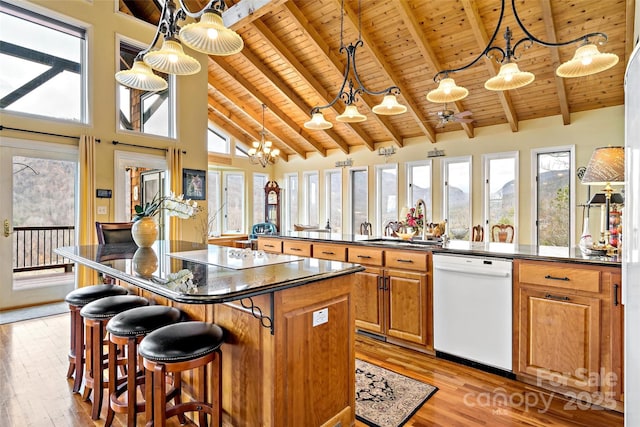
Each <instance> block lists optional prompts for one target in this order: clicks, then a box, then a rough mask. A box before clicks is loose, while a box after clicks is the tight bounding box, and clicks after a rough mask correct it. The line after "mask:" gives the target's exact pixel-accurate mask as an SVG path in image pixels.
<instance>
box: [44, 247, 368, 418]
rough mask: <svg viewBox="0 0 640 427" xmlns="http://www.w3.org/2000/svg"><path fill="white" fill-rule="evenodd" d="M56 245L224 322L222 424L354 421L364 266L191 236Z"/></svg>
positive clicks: (155, 295)
mask: <svg viewBox="0 0 640 427" xmlns="http://www.w3.org/2000/svg"><path fill="white" fill-rule="evenodd" d="M56 252H57V253H58V254H60V255H62V256H64V257H66V258H68V259H70V260H72V261H75V262H77V263H80V264H83V265H86V266H88V267H90V268H93V269H95V270H97V271H98V272H100V273H102V274H104V275H106V276H109V277H112V278H115V279H117V280H118V281H119V283H120V284H121V285H122V286H126V287H128V288H129V289H130V290H131V291H132V292H134V293H136V294H138V295H141V296H144V297H146V298H149V299H150V300H152V301H153V302H155V303H157V304H165V305H170V306H175V307H177V308H179V309H181V310H182V311H183V312H185V313H186V314H188V315H189V317H190V318H192V319H194V320H204V321H208V322H215V323H217V324H218V325H220V326H221V327H223V328H224V329H225V332H226V338H225V344H224V345H223V346H222V365H223V378H222V387H223V401H222V406H223V411H224V413H223V424H224V425H231V426H256V425H260V426H301V425H304V426H324V425H330V426H334V425H338V424H341V425H345V426H346V425H354V423H355V406H354V405H355V356H354V331H355V314H354V300H353V296H352V292H353V284H354V280H353V276H352V275H353V274H354V273H357V272H358V271H361V270H362V269H363V268H362V267H360V266H359V265H356V264H350V263H343V262H335V261H325V260H318V259H309V258H303V257H296V256H285V255H273V254H265V253H263V252H261V251H243V250H240V249H233V248H228V247H218V246H213V245H208V246H207V245H200V244H196V243H190V242H163V241H159V242H156V243H155V244H154V246H153V247H152V248H137V247H136V246H135V245H129V244H109V245H95V246H76V247H63V248H59V249H57V250H56ZM185 271H186V272H189V273H191V274H193V279H192V280H191V281H187V282H183V281H182V280H180V277H181V276H182V274H183V273H184V272H185Z"/></svg>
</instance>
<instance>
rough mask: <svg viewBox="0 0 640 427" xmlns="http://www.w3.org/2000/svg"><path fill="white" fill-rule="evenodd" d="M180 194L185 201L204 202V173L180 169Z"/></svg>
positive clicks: (205, 190)
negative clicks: (181, 193)
mask: <svg viewBox="0 0 640 427" xmlns="http://www.w3.org/2000/svg"><path fill="white" fill-rule="evenodd" d="M182 192H183V193H184V198H185V199H191V200H205V199H206V198H207V175H206V172H205V171H201V170H196V169H182Z"/></svg>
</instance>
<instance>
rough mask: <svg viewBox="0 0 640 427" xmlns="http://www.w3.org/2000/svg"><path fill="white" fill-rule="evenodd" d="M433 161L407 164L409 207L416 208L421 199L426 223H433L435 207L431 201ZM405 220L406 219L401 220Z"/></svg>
mask: <svg viewBox="0 0 640 427" xmlns="http://www.w3.org/2000/svg"><path fill="white" fill-rule="evenodd" d="M431 170H432V169H431V160H422V161H419V162H409V163H407V201H408V203H409V206H408V207H414V206H416V202H417V201H418V200H419V199H422V200H423V201H424V204H425V206H426V210H427V211H426V212H424V218H425V222H433V205H432V201H431ZM401 219H402V220H404V218H401Z"/></svg>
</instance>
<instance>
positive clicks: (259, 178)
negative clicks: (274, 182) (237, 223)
mask: <svg viewBox="0 0 640 427" xmlns="http://www.w3.org/2000/svg"><path fill="white" fill-rule="evenodd" d="M268 180H269V176H268V175H266V174H264V173H254V174H253V223H254V224H257V223H259V222H265V217H264V212H265V199H264V197H265V192H264V187H265V186H266V185H267V181H268Z"/></svg>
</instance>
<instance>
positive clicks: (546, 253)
mask: <svg viewBox="0 0 640 427" xmlns="http://www.w3.org/2000/svg"><path fill="white" fill-rule="evenodd" d="M265 237H269V236H265ZM274 237H280V238H284V239H301V240H308V241H315V242H323V243H343V244H357V245H362V246H375V247H381V248H387V249H403V250H405V249H406V250H417V251H431V252H433V253H450V254H455V255H476V256H492V257H498V258H507V259H529V260H538V261H555V262H558V261H563V262H576V263H582V264H595V265H605V266H613V267H615V266H620V265H621V262H622V258H621V257H620V256H589V255H584V254H583V253H582V252H581V251H580V249H579V248H566V247H552V246H535V245H518V244H511V243H495V242H469V241H466V240H450V241H449V242H446V243H442V242H441V241H437V240H433V241H426V242H424V241H419V240H418V241H414V242H407V241H402V240H400V239H398V238H393V237H380V236H366V235H361V234H353V235H352V234H338V233H313V232H302V231H299V232H288V233H281V234H280V235H277V236H274Z"/></svg>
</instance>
